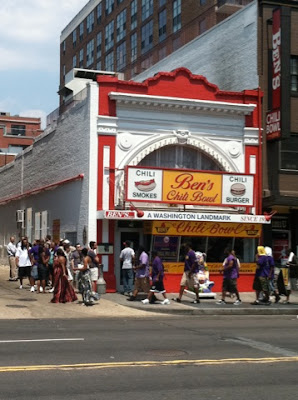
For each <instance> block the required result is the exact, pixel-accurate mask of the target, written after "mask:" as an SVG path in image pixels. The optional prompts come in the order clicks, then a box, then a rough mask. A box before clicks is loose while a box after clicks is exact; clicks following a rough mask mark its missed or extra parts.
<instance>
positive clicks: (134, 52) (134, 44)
mask: <svg viewBox="0 0 298 400" xmlns="http://www.w3.org/2000/svg"><path fill="white" fill-rule="evenodd" d="M130 49H131V56H130V60H131V62H134V61H135V60H136V59H137V55H138V40H137V32H135V33H133V34H132V35H131V37H130Z"/></svg>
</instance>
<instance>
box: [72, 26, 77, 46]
mask: <svg viewBox="0 0 298 400" xmlns="http://www.w3.org/2000/svg"><path fill="white" fill-rule="evenodd" d="M76 45H77V30H76V29H75V30H74V31H73V32H72V46H73V48H75V47H76Z"/></svg>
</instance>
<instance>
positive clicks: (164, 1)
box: [158, 0, 167, 7]
mask: <svg viewBox="0 0 298 400" xmlns="http://www.w3.org/2000/svg"><path fill="white" fill-rule="evenodd" d="M166 2H167V0H159V3H158V4H159V7H162V6H164V5H165V4H166Z"/></svg>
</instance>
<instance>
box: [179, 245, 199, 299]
mask: <svg viewBox="0 0 298 400" xmlns="http://www.w3.org/2000/svg"><path fill="white" fill-rule="evenodd" d="M185 251H186V256H185V262H184V273H183V275H182V279H181V282H180V291H179V296H178V297H177V298H176V299H174V300H175V301H177V303H181V298H182V296H183V292H184V289H185V287H187V288H188V289H190V288H191V289H192V288H193V289H194V292H195V294H196V299H195V300H194V301H193V303H194V304H198V303H200V298H199V287H200V283H199V279H198V272H199V265H198V261H197V257H196V254H195V252H194V251H193V250H192V248H191V244H190V243H187V244H186V245H185Z"/></svg>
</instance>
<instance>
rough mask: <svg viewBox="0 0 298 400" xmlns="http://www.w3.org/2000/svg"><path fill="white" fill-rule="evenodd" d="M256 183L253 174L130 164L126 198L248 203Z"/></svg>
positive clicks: (232, 204) (149, 200) (199, 202)
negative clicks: (141, 166)
mask: <svg viewBox="0 0 298 400" xmlns="http://www.w3.org/2000/svg"><path fill="white" fill-rule="evenodd" d="M253 187H254V177H253V176H252V175H241V174H228V173H223V172H205V171H192V170H176V169H175V170H174V169H157V168H138V167H130V166H128V167H126V201H134V202H135V201H142V202H147V203H171V204H193V205H217V206H244V207H248V206H253V199H254V196H253Z"/></svg>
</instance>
